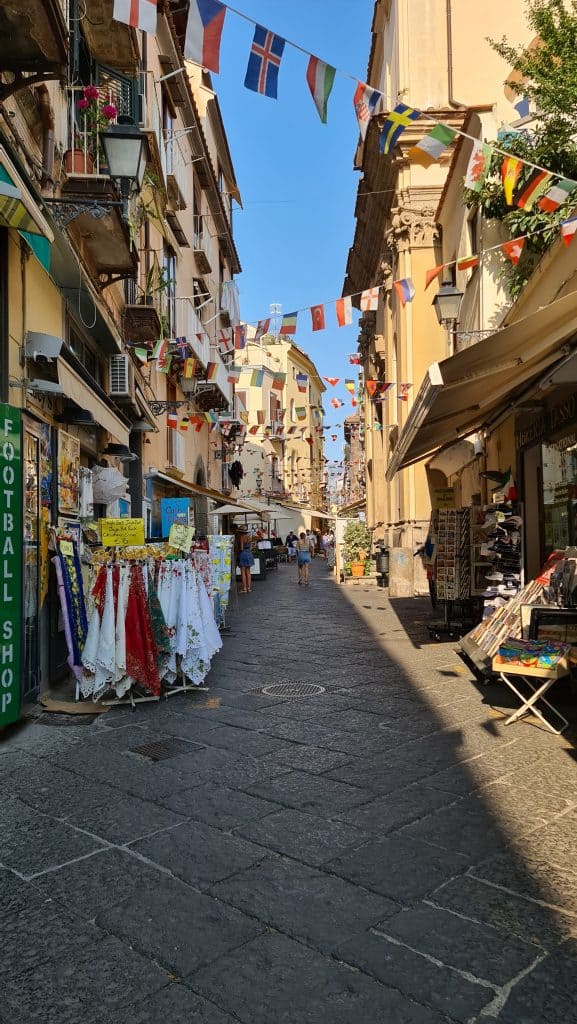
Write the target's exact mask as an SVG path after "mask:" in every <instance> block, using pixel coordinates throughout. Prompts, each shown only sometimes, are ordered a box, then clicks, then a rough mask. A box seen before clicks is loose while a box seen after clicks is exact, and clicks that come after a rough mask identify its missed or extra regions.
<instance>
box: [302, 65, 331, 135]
mask: <svg viewBox="0 0 577 1024" xmlns="http://www.w3.org/2000/svg"><path fill="white" fill-rule="evenodd" d="M334 80H335V69H334V68H333V67H331V65H330V64H324V63H323V61H322V60H319V59H318V57H311V59H310V60H309V64H308V67H307V83H308V87H309V89H310V91H311V96H312V98H313V100H314V104H315V107H316V108H317V110H318V112H319V117H320V119H321V121H322V122H323V124H326V123H327V104H328V102H329V96H330V94H331V90H332V88H333V83H334Z"/></svg>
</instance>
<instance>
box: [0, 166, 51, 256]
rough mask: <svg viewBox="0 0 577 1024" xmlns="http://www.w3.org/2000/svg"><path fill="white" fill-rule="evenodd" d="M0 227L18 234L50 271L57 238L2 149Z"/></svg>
mask: <svg viewBox="0 0 577 1024" xmlns="http://www.w3.org/2000/svg"><path fill="white" fill-rule="evenodd" d="M0 225H2V226H4V227H8V228H15V229H16V230H17V231H19V232H20V234H21V235H22V237H23V238H24V239H25V240H26V241H27V242H28V245H29V246H30V248H31V249H32V251H33V253H34V255H35V256H36V258H37V259H38V260H39V262H40V263H41V264H42V266H43V267H44V269H45V270H47V271H48V270H50V243H51V242H53V241H54V234H53V232H52V229H51V227H50V225H49V224H48V221H47V220H46V218H45V217H44V216H43V215H42V213H41V212H40V210H39V208H38V206H37V204H36V202H35V201H34V198H33V196H32V195H31V194H30V192H29V191H28V189H27V187H26V183H25V182H24V181H23V179H22V178H21V177H20V175H19V174H18V171H17V170H16V168H15V167H14V164H13V163H12V161H11V160H10V158H9V157H8V154H7V153H6V151H5V149H4V148H3V147H2V146H0Z"/></svg>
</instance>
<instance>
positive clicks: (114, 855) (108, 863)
mask: <svg viewBox="0 0 577 1024" xmlns="http://www.w3.org/2000/svg"><path fill="white" fill-rule="evenodd" d="M158 879H159V870H158V868H157V867H156V866H155V865H149V864H145V863H143V862H142V861H140V860H137V858H136V857H134V856H131V854H130V853H129V852H128V851H125V850H118V849H115V848H110V849H105V850H104V852H103V853H98V854H96V855H95V856H93V857H87V858H86V859H84V860H79V861H76V862H74V863H73V864H67V865H65V866H64V867H61V868H60V870H59V871H48V872H47V873H46V874H44V875H42V876H40V877H37V878H35V879H34V883H33V884H34V888H35V889H36V890H37V891H38V892H40V893H42V894H43V895H44V896H45V897H48V898H53V899H57V900H59V902H61V903H62V904H63V905H64V906H67V907H68V908H69V909H70V910H73V911H75V912H76V913H77V914H79V915H80V916H81V917H82V918H83V919H87V920H89V921H90V920H92V919H93V918H94V917H95V915H96V914H97V913H98V911H99V910H102V909H104V908H107V907H110V906H113V905H114V904H115V903H118V902H120V901H121V900H124V899H126V898H127V897H128V896H129V895H130V894H131V893H132V892H134V891H139V890H141V889H142V888H146V887H153V886H155V885H156V884H157V883H158Z"/></svg>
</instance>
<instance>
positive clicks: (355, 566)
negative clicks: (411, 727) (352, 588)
mask: <svg viewBox="0 0 577 1024" xmlns="http://www.w3.org/2000/svg"><path fill="white" fill-rule="evenodd" d="M364 575H365V563H364V562H351V576H354V577H355V579H359V577H360V576H364Z"/></svg>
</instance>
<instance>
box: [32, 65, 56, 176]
mask: <svg viewBox="0 0 577 1024" xmlns="http://www.w3.org/2000/svg"><path fill="white" fill-rule="evenodd" d="M36 93H37V96H38V109H39V111H40V120H41V121H42V180H41V187H42V188H43V189H45V188H48V187H49V186H52V185H53V184H54V179H53V177H52V171H53V168H54V110H53V109H52V104H51V102H50V94H49V92H48V89H47V88H46V86H45V85H41V86H39V87H38V88H37V90H36Z"/></svg>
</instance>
